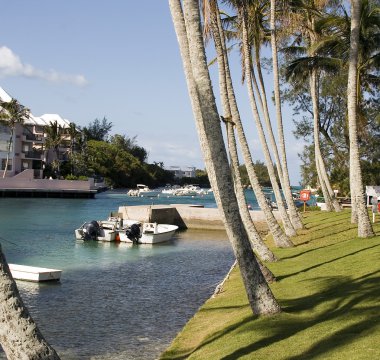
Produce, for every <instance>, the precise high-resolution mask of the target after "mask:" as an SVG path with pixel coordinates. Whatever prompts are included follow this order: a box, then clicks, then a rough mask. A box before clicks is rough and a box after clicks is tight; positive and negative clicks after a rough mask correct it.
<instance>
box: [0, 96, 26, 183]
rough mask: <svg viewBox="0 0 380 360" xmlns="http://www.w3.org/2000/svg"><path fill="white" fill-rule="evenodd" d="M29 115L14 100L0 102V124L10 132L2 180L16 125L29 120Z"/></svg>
mask: <svg viewBox="0 0 380 360" xmlns="http://www.w3.org/2000/svg"><path fill="white" fill-rule="evenodd" d="M29 113H30V111H29V109H28V108H26V107H25V106H23V105H21V104H20V103H19V102H18V101H17V100H16V99H12V100H11V101H9V102H6V101H2V100H0V123H2V124H4V125H6V126H7V127H8V128H9V132H10V134H9V141H8V148H7V160H6V162H5V169H4V172H3V178H5V175H6V173H7V170H8V164H9V155H10V153H11V149H12V143H13V135H14V131H15V128H16V125H17V124H23V123H24V121H25V120H26V119H28V118H29Z"/></svg>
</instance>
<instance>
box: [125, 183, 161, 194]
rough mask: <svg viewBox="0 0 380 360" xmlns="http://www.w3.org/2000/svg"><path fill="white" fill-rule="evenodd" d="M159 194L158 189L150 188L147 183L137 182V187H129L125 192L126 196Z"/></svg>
mask: <svg viewBox="0 0 380 360" xmlns="http://www.w3.org/2000/svg"><path fill="white" fill-rule="evenodd" d="M160 194H161V191H160V190H154V189H153V190H152V189H150V188H149V187H148V186H147V185H144V184H137V189H134V190H133V189H131V190H129V191H128V192H127V195H128V196H140V197H144V196H145V197H154V196H159V195H160Z"/></svg>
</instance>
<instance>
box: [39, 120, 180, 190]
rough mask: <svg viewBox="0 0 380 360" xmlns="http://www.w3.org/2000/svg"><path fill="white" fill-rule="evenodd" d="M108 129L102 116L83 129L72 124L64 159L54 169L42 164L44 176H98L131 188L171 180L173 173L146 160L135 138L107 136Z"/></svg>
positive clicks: (106, 122) (108, 124) (146, 155)
mask: <svg viewBox="0 0 380 360" xmlns="http://www.w3.org/2000/svg"><path fill="white" fill-rule="evenodd" d="M52 126H53V125H52ZM111 129H112V123H111V122H109V121H108V120H107V119H106V118H103V120H102V121H99V120H98V119H95V120H94V121H93V122H92V123H90V124H89V125H88V126H87V127H84V128H83V129H80V128H79V127H77V126H75V124H73V126H72V127H71V128H70V130H71V132H72V133H71V134H70V136H71V138H72V141H71V142H72V143H71V146H70V153H69V156H68V158H67V160H65V161H63V162H61V166H60V167H58V168H57V167H56V166H54V164H51V165H49V166H46V167H45V170H44V176H45V177H50V176H52V177H64V178H67V179H83V178H86V177H90V176H91V177H101V178H104V180H105V182H106V184H107V185H108V186H111V187H115V188H121V187H125V188H133V187H136V184H138V183H143V184H146V185H148V186H152V187H157V186H163V185H165V184H167V183H173V174H172V173H171V172H169V171H167V170H165V169H164V167H163V163H153V164H148V163H147V162H146V160H147V157H148V152H147V151H146V150H145V149H144V148H143V147H141V146H139V145H137V142H136V137H132V138H129V137H127V136H126V135H119V134H115V135H112V136H110V135H109V133H110V131H111ZM55 133H57V131H55V132H54V134H55ZM52 138H53V137H52ZM58 138H60V137H58ZM49 139H50V138H49ZM54 144H55V143H54Z"/></svg>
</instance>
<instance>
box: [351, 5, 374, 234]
mask: <svg viewBox="0 0 380 360" xmlns="http://www.w3.org/2000/svg"><path fill="white" fill-rule="evenodd" d="M360 6H361V1H360V0H351V38H350V53H349V54H350V55H349V65H348V83H347V110H348V123H349V127H348V130H349V136H350V187H351V197H352V195H354V198H353V199H352V200H353V203H354V204H355V206H356V212H357V217H358V236H359V237H369V236H373V235H374V232H373V229H372V225H371V222H370V219H369V215H368V210H367V207H366V204H365V200H364V191H363V181H362V172H361V167H360V155H359V146H358V135H357V116H358V113H357V94H358V92H357V90H356V89H357V87H358V83H357V81H358V77H357V74H358V54H359V33H360V14H361V13H360Z"/></svg>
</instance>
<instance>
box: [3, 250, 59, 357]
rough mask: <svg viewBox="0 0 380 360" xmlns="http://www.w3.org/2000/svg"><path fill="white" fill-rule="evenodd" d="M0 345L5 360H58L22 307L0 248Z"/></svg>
mask: <svg viewBox="0 0 380 360" xmlns="http://www.w3.org/2000/svg"><path fill="white" fill-rule="evenodd" d="M0 305H1V306H0V344H1V346H2V348H3V350H4V352H5V354H6V356H7V359H9V360H19V359H41V360H48V359H49V360H58V359H59V356H58V355H57V353H56V352H55V350H54V349H53V348H52V347H51V346H50V345H49V344H48V343H47V342H46V340H45V339H44V337H43V336H42V334H41V332H40V331H39V329H38V327H37V325H36V324H35V322H34V321H33V319H32V317H31V316H30V314H29V312H28V309H27V308H26V307H25V306H24V304H23V301H22V299H21V297H20V294H19V292H18V289H17V286H16V283H15V282H14V280H13V278H12V275H11V272H10V270H9V267H8V264H7V261H6V259H5V257H4V255H3V252H2V251H1V247H0Z"/></svg>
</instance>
